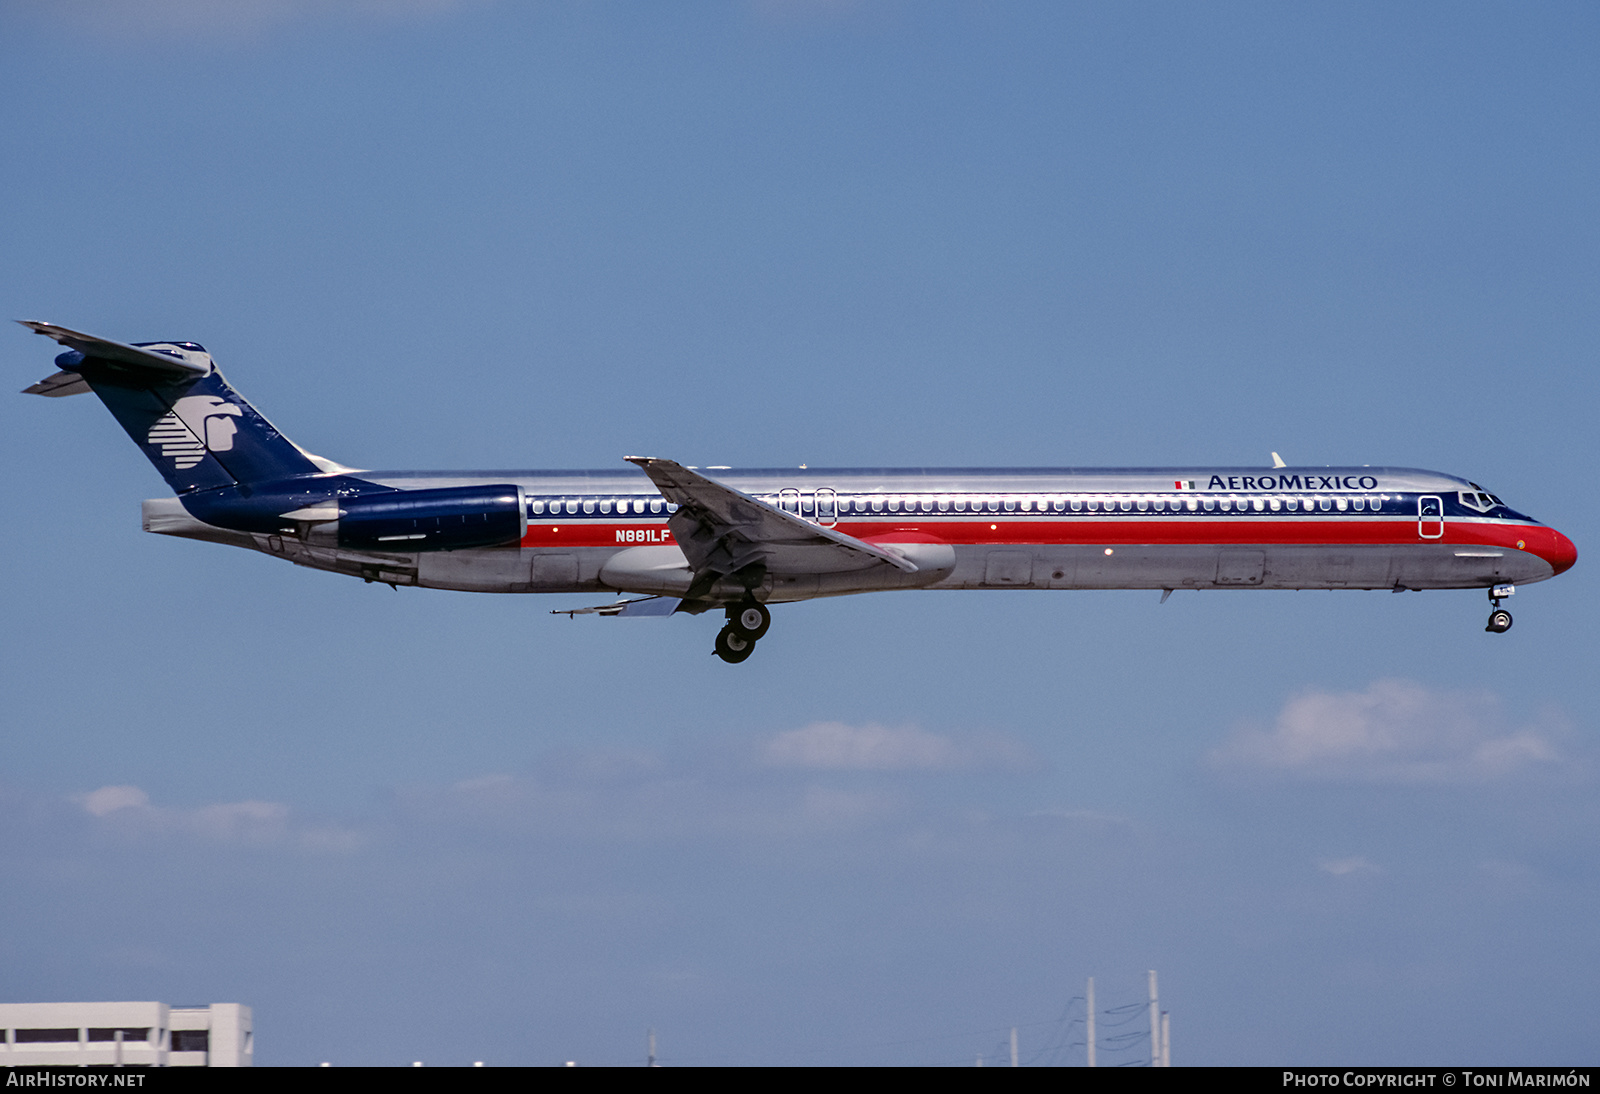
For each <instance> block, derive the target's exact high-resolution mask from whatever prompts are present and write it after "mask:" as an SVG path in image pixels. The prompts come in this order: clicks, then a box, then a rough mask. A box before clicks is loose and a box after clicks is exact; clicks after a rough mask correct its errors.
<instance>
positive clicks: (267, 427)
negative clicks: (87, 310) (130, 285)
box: [20, 320, 335, 494]
mask: <svg viewBox="0 0 1600 1094" xmlns="http://www.w3.org/2000/svg"><path fill="white" fill-rule="evenodd" d="M20 322H22V325H23V326H25V327H27V328H29V329H30V330H32V331H34V332H35V333H37V334H42V335H45V336H46V337H48V338H53V339H55V340H56V341H57V342H59V343H61V344H62V345H63V346H66V347H67V348H68V352H67V353H63V354H61V355H60V356H59V357H57V358H56V364H57V365H58V366H59V367H60V368H61V369H62V371H61V372H58V373H56V374H55V375H54V376H51V377H48V378H47V379H44V380H41V381H39V383H37V384H34V385H33V386H32V387H29V388H26V389H25V390H26V391H27V392H28V393H30V394H36V395H50V396H63V395H76V394H79V393H81V392H84V391H93V392H94V393H95V394H96V395H98V396H100V400H101V402H103V403H105V405H106V408H107V409H108V410H110V411H111V413H112V415H113V416H114V417H115V418H116V419H117V421H118V422H120V423H121V425H122V428H123V429H125V430H127V433H128V436H130V437H132V438H133V441H134V443H135V444H137V445H138V446H139V447H140V448H141V449H142V450H143V451H144V454H145V456H147V457H148V458H149V460H150V462H151V463H152V464H154V465H155V468H156V470H157V471H159V472H160V473H161V477H162V478H164V479H166V480H167V484H168V485H169V486H171V487H172V489H173V492H174V493H177V494H187V493H189V492H191V491H195V490H208V489H212V488H215V487H219V486H234V485H239V484H250V483H260V482H269V481H276V480H280V479H287V478H293V477H295V476H299V475H314V474H317V473H318V472H320V471H325V470H334V469H335V466H334V465H331V464H329V463H328V461H325V460H324V461H316V460H315V459H314V458H313V457H311V456H309V455H308V454H307V453H305V452H304V451H302V450H301V449H300V448H299V446H297V445H296V444H295V443H294V442H293V441H291V440H289V439H288V438H287V437H285V436H284V435H283V434H281V433H279V432H278V431H277V430H276V429H275V428H273V425H272V423H271V422H269V421H267V420H266V419H265V418H263V417H262V416H261V415H260V414H258V413H257V412H256V409H255V408H254V407H252V406H251V405H250V404H249V403H247V402H245V401H244V399H243V398H241V397H240V395H239V393H238V392H236V391H234V390H233V388H232V387H230V386H229V385H228V382H227V381H226V380H224V379H223V378H222V373H220V372H218V371H217V367H216V365H215V364H213V363H212V360H211V355H210V354H209V353H207V352H206V351H205V347H204V346H200V345H197V344H195V343H194V342H141V343H138V344H129V343H124V342H112V341H108V340H106V339H104V338H96V337H95V336H93V335H89V334H81V333H79V332H78V331H74V330H68V329H67V328H65V327H57V326H53V325H51V324H49V323H37V322H29V321H26V320H20Z"/></svg>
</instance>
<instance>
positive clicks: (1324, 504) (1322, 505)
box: [1317, 498, 1333, 513]
mask: <svg viewBox="0 0 1600 1094" xmlns="http://www.w3.org/2000/svg"><path fill="white" fill-rule="evenodd" d="M1317 508H1318V509H1321V510H1322V511H1323V512H1324V513H1326V512H1327V511H1328V510H1330V509H1332V508H1333V502H1331V501H1329V500H1328V499H1327V498H1318V499H1317Z"/></svg>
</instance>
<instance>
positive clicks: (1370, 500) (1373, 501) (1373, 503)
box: [1367, 498, 1381, 513]
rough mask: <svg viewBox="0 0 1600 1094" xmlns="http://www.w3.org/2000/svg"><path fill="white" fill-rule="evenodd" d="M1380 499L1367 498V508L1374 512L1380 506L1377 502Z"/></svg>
mask: <svg viewBox="0 0 1600 1094" xmlns="http://www.w3.org/2000/svg"><path fill="white" fill-rule="evenodd" d="M1380 500H1381V498H1368V499H1367V508H1368V509H1371V510H1372V511H1373V512H1374V513H1376V512H1377V511H1378V510H1379V509H1380V508H1381V506H1380V505H1379V504H1378V503H1379V501H1380Z"/></svg>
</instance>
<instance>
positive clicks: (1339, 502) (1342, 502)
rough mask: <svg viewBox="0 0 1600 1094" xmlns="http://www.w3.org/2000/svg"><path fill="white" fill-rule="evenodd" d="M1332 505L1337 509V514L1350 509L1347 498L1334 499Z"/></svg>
mask: <svg viewBox="0 0 1600 1094" xmlns="http://www.w3.org/2000/svg"><path fill="white" fill-rule="evenodd" d="M1333 504H1334V505H1335V506H1336V507H1337V508H1338V510H1339V512H1341V513H1342V512H1344V511H1345V510H1346V509H1348V508H1350V499H1349V498H1334V499H1333Z"/></svg>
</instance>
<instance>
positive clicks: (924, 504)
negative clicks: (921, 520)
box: [917, 498, 933, 513]
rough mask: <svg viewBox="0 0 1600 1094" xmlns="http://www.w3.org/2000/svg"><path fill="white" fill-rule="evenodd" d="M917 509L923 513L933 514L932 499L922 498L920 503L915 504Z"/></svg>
mask: <svg viewBox="0 0 1600 1094" xmlns="http://www.w3.org/2000/svg"><path fill="white" fill-rule="evenodd" d="M917 508H918V509H921V510H922V511H923V512H924V513H931V512H933V499H932V498H923V499H922V500H921V501H920V502H918V503H917Z"/></svg>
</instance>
